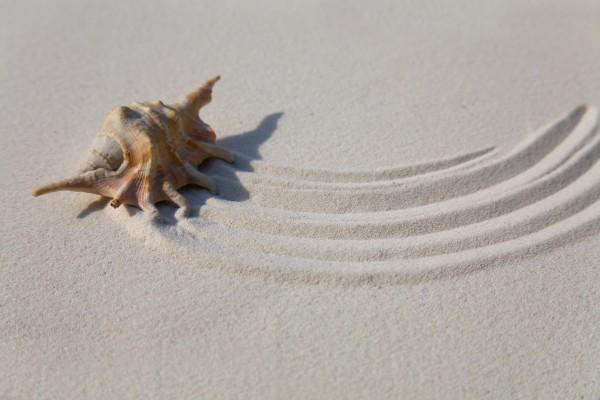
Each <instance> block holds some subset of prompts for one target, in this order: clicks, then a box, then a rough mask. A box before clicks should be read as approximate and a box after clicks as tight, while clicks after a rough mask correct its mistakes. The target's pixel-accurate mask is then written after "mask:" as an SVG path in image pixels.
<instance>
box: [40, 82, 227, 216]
mask: <svg viewBox="0 0 600 400" xmlns="http://www.w3.org/2000/svg"><path fill="white" fill-rule="evenodd" d="M219 78H220V77H219V76H216V77H214V78H213V79H210V80H209V81H207V82H206V83H204V84H203V85H202V86H200V87H199V88H198V89H196V90H194V91H193V92H191V93H189V94H188V95H187V96H185V97H184V99H183V100H181V101H179V102H177V103H174V104H172V105H167V104H164V103H163V102H161V101H153V102H143V103H132V104H129V105H127V106H122V107H117V108H115V109H114V110H112V111H111V112H110V113H109V114H108V116H107V117H106V118H105V120H104V123H103V124H102V127H101V129H100V131H99V133H98V135H97V136H96V140H95V141H94V144H93V146H92V148H91V150H90V154H89V156H88V158H87V160H86V161H85V163H84V165H83V166H82V168H81V169H80V170H79V172H78V173H77V174H76V175H75V176H73V177H71V178H67V179H63V180H59V181H56V182H53V183H50V184H47V185H44V186H42V187H40V188H38V189H36V190H35V191H34V192H33V195H34V196H39V195H42V194H46V193H49V192H55V191H59V190H70V191H77V192H88V193H96V194H99V195H101V196H104V197H108V198H111V199H112V201H111V202H110V204H111V206H113V207H118V206H119V205H121V204H127V205H132V206H136V207H139V208H141V209H142V210H144V211H147V212H150V213H151V214H152V215H153V216H158V211H157V209H156V207H155V204H156V203H157V202H159V201H171V202H173V203H175V204H176V205H177V206H179V207H180V208H181V209H182V210H181V211H182V213H183V215H188V214H189V211H190V206H189V204H188V202H187V200H186V198H185V197H184V196H183V195H181V194H180V193H179V192H178V191H177V190H178V189H179V188H181V187H182V186H185V185H188V184H194V185H198V186H201V187H204V188H206V189H208V190H209V191H210V192H212V193H216V190H217V188H216V185H215V182H214V181H213V180H212V179H211V178H210V177H209V176H207V175H205V174H203V173H202V172H200V171H199V170H198V169H197V168H196V167H197V166H198V165H200V164H201V163H202V162H203V161H204V160H206V159H208V158H218V159H222V160H225V161H228V162H233V155H232V154H231V153H230V152H229V151H227V150H226V149H224V148H221V147H219V146H217V145H215V144H214V143H215V139H216V135H215V132H214V130H213V129H212V128H211V127H210V126H208V125H207V124H206V123H204V122H203V121H202V120H201V119H200V117H199V115H198V112H199V110H200V108H201V107H203V106H204V105H206V104H208V103H209V102H210V101H211V96H212V88H213V85H214V84H215V83H216V82H217V81H218V80H219Z"/></svg>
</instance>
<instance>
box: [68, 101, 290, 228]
mask: <svg viewBox="0 0 600 400" xmlns="http://www.w3.org/2000/svg"><path fill="white" fill-rule="evenodd" d="M282 116H283V113H282V112H278V113H273V114H270V115H267V116H266V117H265V118H263V120H262V121H261V122H260V124H258V126H257V127H256V128H255V129H253V130H251V131H247V132H243V133H240V134H238V135H234V136H229V137H226V138H223V139H220V140H218V141H217V144H218V145H219V146H222V147H224V148H226V149H228V150H230V151H232V152H233V153H234V155H235V162H234V163H233V164H228V163H226V162H225V161H221V160H214V159H213V160H209V161H207V162H206V163H204V164H202V165H201V167H200V170H201V171H202V172H203V173H205V174H207V175H209V176H211V177H212V178H213V179H215V181H216V183H217V187H218V191H219V194H217V196H221V197H223V198H225V199H227V200H229V201H244V200H247V199H248V191H247V190H246V189H245V188H244V186H243V185H242V183H241V182H240V181H239V179H238V178H237V175H236V171H252V161H253V160H260V159H261V158H262V157H261V155H260V152H259V149H260V146H261V145H262V144H263V143H265V142H266V141H267V140H269V139H270V138H271V136H273V133H274V132H275V130H276V129H277V124H278V122H279V119H280V118H281V117H282ZM180 192H181V193H182V194H183V195H184V196H185V197H186V198H187V199H188V201H189V202H190V206H191V208H192V210H193V211H192V213H191V215H190V217H195V216H198V211H199V209H200V207H202V205H203V204H204V202H205V201H206V199H207V198H209V197H210V196H211V195H210V194H209V193H208V192H207V191H206V190H203V189H200V188H198V187H197V186H193V185H188V186H185V187H183V188H181V189H180ZM107 203H108V199H106V198H101V199H98V200H96V201H94V202H92V203H90V204H89V205H88V206H86V208H85V209H83V210H82V211H81V212H80V213H79V215H78V216H77V217H78V218H85V217H87V216H88V215H90V214H92V213H95V212H97V211H101V210H102V209H104V207H105V206H106V205H107ZM157 206H158V209H159V211H160V214H161V217H162V220H163V222H164V223H165V224H168V225H170V224H174V223H176V221H177V220H176V218H175V212H176V211H177V207H175V206H174V205H172V204H170V203H167V202H161V203H158V204H157ZM127 211H128V213H129V214H130V215H133V214H136V213H138V212H141V211H140V210H138V209H137V208H135V207H130V206H128V207H127Z"/></svg>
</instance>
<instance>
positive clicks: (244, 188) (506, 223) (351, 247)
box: [132, 106, 600, 281]
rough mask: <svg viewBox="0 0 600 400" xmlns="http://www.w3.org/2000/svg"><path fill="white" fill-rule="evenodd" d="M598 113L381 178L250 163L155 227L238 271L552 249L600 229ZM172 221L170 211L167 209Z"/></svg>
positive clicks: (451, 264) (398, 273)
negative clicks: (184, 213) (507, 145)
mask: <svg viewBox="0 0 600 400" xmlns="http://www.w3.org/2000/svg"><path fill="white" fill-rule="evenodd" d="M599 157H600V135H599V134H598V112H597V111H596V109H594V108H592V107H586V106H582V107H578V108H576V109H575V110H573V111H572V112H571V113H569V114H568V115H566V116H565V117H564V118H561V119H560V120H558V121H556V122H554V123H552V124H550V125H548V126H546V127H544V128H542V129H540V130H539V131H537V132H535V133H533V134H531V135H528V136H526V137H525V138H524V140H523V141H522V142H521V143H520V144H518V145H517V146H516V147H515V148H513V149H511V150H506V151H505V150H501V149H494V148H489V149H484V150H481V151H477V152H473V153H469V154H466V155H463V156H459V157H454V158H451V159H447V160H441V161H433V162H428V163H421V164H418V165H414V166H404V167H397V168H388V169H380V170H377V171H346V172H339V171H325V170H306V169H295V168H288V167H281V166H275V165H271V164H268V163H266V162H262V161H260V162H259V161H251V160H249V159H244V158H242V160H241V162H240V164H241V165H242V169H243V170H241V171H240V170H235V169H233V168H231V167H229V166H227V165H225V164H224V163H215V164H213V165H211V166H210V168H209V170H208V173H209V174H210V175H212V176H213V177H214V178H215V179H217V180H218V181H219V182H218V183H219V187H221V188H223V190H222V193H221V196H219V197H212V196H207V195H206V194H205V193H204V192H201V191H197V190H189V191H188V192H187V193H186V195H187V197H188V198H189V199H190V201H191V202H192V203H193V204H194V205H196V206H197V207H199V209H200V212H199V215H198V216H197V217H196V218H191V219H179V218H178V219H177V220H176V221H174V223H173V224H170V225H169V224H167V225H151V224H148V223H147V221H145V220H143V218H142V216H141V215H136V216H134V219H135V220H136V221H138V224H140V225H141V226H138V227H139V229H132V232H135V233H137V234H140V233H141V232H144V231H145V232H147V231H148V227H150V226H153V228H151V229H153V230H157V231H159V233H156V232H155V234H153V235H149V234H146V235H144V237H145V238H146V239H147V240H149V241H151V242H159V243H155V244H156V245H160V246H161V247H163V248H169V249H170V250H169V252H173V253H177V254H181V255H187V256H189V257H202V260H204V262H207V263H211V265H215V264H216V265H219V266H221V267H223V268H233V269H235V270H236V271H246V272H250V271H252V272H263V273H267V274H270V275H286V276H288V275H293V276H295V279H297V278H298V277H300V278H302V279H312V277H315V276H329V277H332V278H334V279H339V280H347V279H350V280H354V281H355V280H364V279H367V280H373V279H377V278H378V277H384V276H386V277H387V278H386V279H387V280H386V281H389V276H390V275H393V276H395V277H396V278H398V280H400V281H407V280H413V279H422V278H426V277H435V276H440V275H443V274H445V273H446V272H449V271H455V270H457V269H458V270H460V271H469V270H473V269H477V268H482V267H484V266H486V265H492V264H497V263H505V262H508V261H509V260H510V259H512V258H518V257H524V256H530V255H534V254H538V253H539V252H545V251H550V250H552V249H554V248H556V247H559V246H562V245H564V244H566V243H568V242H570V241H572V240H576V239H577V238H580V237H582V236H583V235H589V234H592V233H595V232H597V231H598V230H599V229H600V226H599V223H598V222H599V219H600V202H599V201H598V199H600V168H598V165H597V161H598V158H599ZM163 212H164V213H165V215H167V218H168V214H169V212H172V208H169V207H167V208H163Z"/></svg>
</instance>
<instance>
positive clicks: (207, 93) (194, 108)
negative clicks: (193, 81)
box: [177, 75, 221, 115]
mask: <svg viewBox="0 0 600 400" xmlns="http://www.w3.org/2000/svg"><path fill="white" fill-rule="evenodd" d="M220 79H221V76H220V75H216V76H214V77H213V78H211V79H209V80H207V81H206V82H204V83H203V84H202V85H201V86H199V87H198V88H197V89H196V90H194V91H192V92H189V93H188V94H187V95H186V96H185V97H184V98H183V100H182V101H180V102H179V103H178V104H177V106H178V108H180V109H181V110H182V111H184V112H185V113H187V114H190V115H196V114H198V112H199V111H200V109H201V108H202V107H204V106H205V105H207V104H208V103H210V101H211V100H212V89H213V86H214V85H215V83H217V82H218V81H219V80H220Z"/></svg>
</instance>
